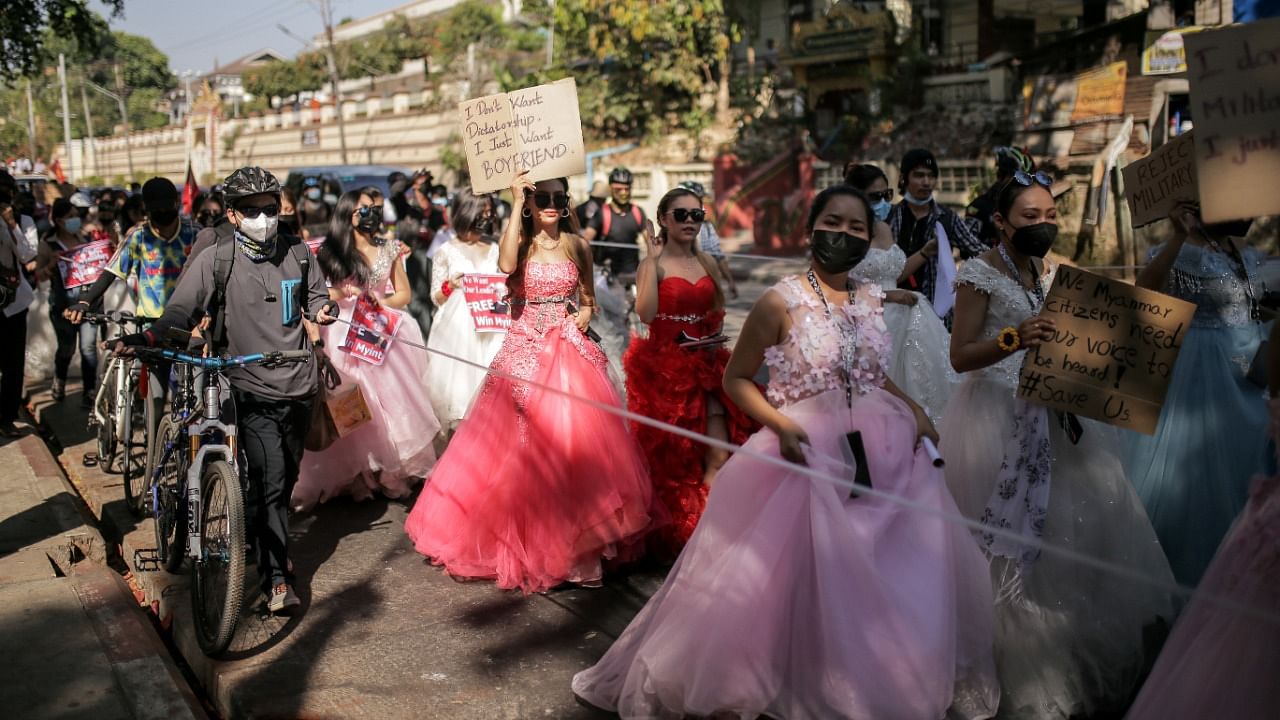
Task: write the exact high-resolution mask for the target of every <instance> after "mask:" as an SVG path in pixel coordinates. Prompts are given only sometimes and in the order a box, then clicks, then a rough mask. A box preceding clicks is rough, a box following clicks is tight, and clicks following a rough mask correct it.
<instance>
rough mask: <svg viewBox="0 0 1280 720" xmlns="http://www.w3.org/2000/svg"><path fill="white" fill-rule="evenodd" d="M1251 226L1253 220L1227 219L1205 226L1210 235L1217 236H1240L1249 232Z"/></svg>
mask: <svg viewBox="0 0 1280 720" xmlns="http://www.w3.org/2000/svg"><path fill="white" fill-rule="evenodd" d="M1251 227H1253V220H1252V219H1250V220H1228V221H1226V222H1220V223H1213V224H1212V225H1207V226H1205V229H1206V230H1208V231H1209V234H1210V235H1214V236H1217V237H1238V238H1242V237H1244V236H1245V235H1248V234H1249V228H1251Z"/></svg>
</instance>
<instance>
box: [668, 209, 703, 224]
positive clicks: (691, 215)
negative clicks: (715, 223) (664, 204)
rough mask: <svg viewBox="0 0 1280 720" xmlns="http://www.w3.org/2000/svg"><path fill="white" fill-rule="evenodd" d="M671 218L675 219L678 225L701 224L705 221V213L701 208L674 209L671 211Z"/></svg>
mask: <svg viewBox="0 0 1280 720" xmlns="http://www.w3.org/2000/svg"><path fill="white" fill-rule="evenodd" d="M671 217H673V218H675V221H676V222H678V223H682V222H698V223H700V222H702V221H703V220H706V219H707V211H706V210H703V209H702V208H694V209H692V210H690V209H688V208H676V209H675V210H672V211H671Z"/></svg>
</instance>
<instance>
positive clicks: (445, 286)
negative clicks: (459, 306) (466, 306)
mask: <svg viewBox="0 0 1280 720" xmlns="http://www.w3.org/2000/svg"><path fill="white" fill-rule="evenodd" d="M440 294H441V295H444V296H445V297H446V298H448V297H449V296H450V295H451V294H453V286H452V285H450V284H449V281H448V280H445V281H444V282H442V283H440Z"/></svg>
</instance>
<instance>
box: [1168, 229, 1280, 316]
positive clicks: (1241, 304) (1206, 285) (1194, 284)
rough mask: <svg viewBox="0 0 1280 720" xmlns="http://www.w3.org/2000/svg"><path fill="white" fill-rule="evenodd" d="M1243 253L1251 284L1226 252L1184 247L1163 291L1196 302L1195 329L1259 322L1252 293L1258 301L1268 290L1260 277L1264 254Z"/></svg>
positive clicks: (1247, 249)
mask: <svg viewBox="0 0 1280 720" xmlns="http://www.w3.org/2000/svg"><path fill="white" fill-rule="evenodd" d="M1163 248H1164V246H1163V245H1158V246H1156V247H1154V248H1151V251H1150V252H1149V253H1148V254H1147V261H1148V262H1150V261H1151V259H1152V258H1154V257H1155V256H1156V255H1157V254H1159V252H1160V251H1161V250H1162V249H1163ZM1242 254H1243V257H1244V265H1245V272H1246V275H1247V277H1248V278H1249V282H1248V284H1247V285H1246V283H1245V281H1244V280H1243V279H1242V278H1241V277H1240V266H1239V265H1238V264H1236V262H1235V261H1234V260H1232V259H1231V257H1230V256H1228V255H1227V254H1226V253H1222V252H1217V251H1214V250H1211V249H1209V248H1204V247H1197V246H1195V245H1183V246H1182V250H1180V251H1179V252H1178V259H1177V260H1175V261H1174V263H1173V269H1172V270H1170V271H1169V277H1168V279H1166V280H1165V284H1164V287H1163V288H1162V292H1164V293H1166V294H1168V295H1172V296H1174V297H1176V298H1181V299H1183V300H1186V301H1187V302H1191V303H1195V306H1196V314H1195V316H1194V317H1193V318H1192V320H1191V324H1192V326H1194V327H1212V328H1220V327H1240V326H1243V325H1251V324H1253V323H1255V322H1257V321H1256V320H1254V319H1253V317H1252V313H1251V309H1250V302H1249V292H1248V291H1249V290H1250V289H1251V290H1252V292H1253V296H1254V297H1255V298H1257V299H1258V300H1261V299H1262V296H1263V294H1264V293H1265V291H1266V288H1265V286H1264V285H1263V282H1262V279H1261V277H1259V270H1260V268H1261V266H1262V262H1263V255H1262V253H1260V252H1258V251H1257V250H1255V249H1254V248H1244V250H1243V253H1242Z"/></svg>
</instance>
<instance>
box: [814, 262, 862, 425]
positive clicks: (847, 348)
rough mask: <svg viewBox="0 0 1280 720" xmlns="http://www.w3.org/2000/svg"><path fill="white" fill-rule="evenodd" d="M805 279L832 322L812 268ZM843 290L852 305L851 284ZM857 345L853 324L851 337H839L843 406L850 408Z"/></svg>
mask: <svg viewBox="0 0 1280 720" xmlns="http://www.w3.org/2000/svg"><path fill="white" fill-rule="evenodd" d="M805 277H807V278H808V279H809V287H811V288H813V291H814V292H815V293H817V295H818V299H819V300H821V301H822V309H823V311H824V312H825V314H826V317H827V321H828V322H830V321H831V320H832V312H831V303H830V302H828V301H827V295H826V293H824V292H822V286H821V285H819V284H818V276H817V274H816V273H814V272H813V269H812V268H810V269H809V272H808V273H806V274H805ZM845 290H846V291H847V292H848V293H849V304H851V305H852V304H853V283H852V282H850V281H848V280H846V281H845ZM857 344H858V325H857V323H854V326H853V335H852V336H847V335H841V337H840V364H841V368H840V374H841V375H842V376H843V378H842V379H843V380H844V402H845V405H846V406H848V407H850V408H852V407H853V353H854V348H855V347H856V346H857Z"/></svg>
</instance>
